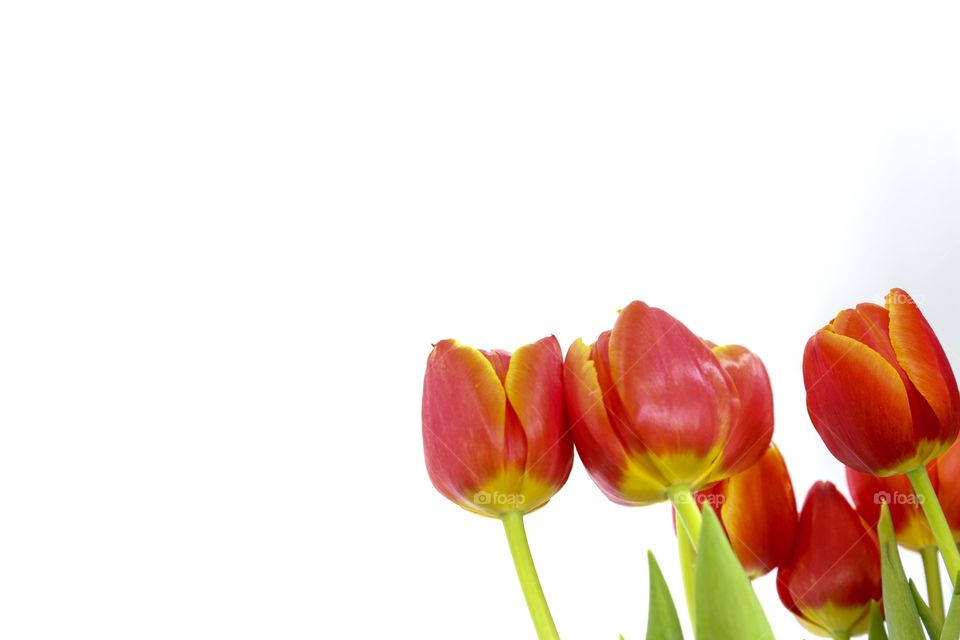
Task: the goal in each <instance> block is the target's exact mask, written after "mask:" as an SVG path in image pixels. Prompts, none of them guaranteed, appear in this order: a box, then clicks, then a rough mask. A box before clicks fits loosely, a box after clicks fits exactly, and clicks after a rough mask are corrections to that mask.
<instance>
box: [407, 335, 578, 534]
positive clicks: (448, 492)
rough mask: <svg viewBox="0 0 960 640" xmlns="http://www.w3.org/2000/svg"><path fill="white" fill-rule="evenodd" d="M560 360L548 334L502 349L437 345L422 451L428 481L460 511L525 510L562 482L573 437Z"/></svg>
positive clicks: (427, 384)
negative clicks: (514, 349)
mask: <svg viewBox="0 0 960 640" xmlns="http://www.w3.org/2000/svg"><path fill="white" fill-rule="evenodd" d="M569 431H570V430H569V427H568V424H567V421H566V415H565V410H564V400H563V357H562V354H561V351H560V345H559V343H557V339H556V338H554V337H553V336H551V337H549V338H544V339H543V340H540V341H538V342H534V343H533V344H528V345H526V346H523V347H520V348H519V349H518V350H517V352H516V353H515V354H513V356H511V355H510V354H509V353H507V352H506V351H481V350H479V349H474V348H472V347H468V346H465V345H462V344H460V343H458V342H456V341H455V340H442V341H441V342H438V343H437V344H436V345H435V346H434V348H433V351H432V352H431V353H430V357H429V358H428V359H427V373H426V375H425V376H424V380H423V450H424V454H425V457H426V462H427V471H428V472H429V474H430V479H431V480H432V481H433V484H434V486H435V487H436V488H437V490H438V491H440V493H442V494H443V495H445V496H446V497H447V498H449V499H450V500H452V501H454V502H456V503H457V504H459V505H460V506H461V507H463V508H464V509H467V510H469V511H473V512H475V513H479V514H482V515H488V516H493V517H498V516H500V515H501V514H503V513H505V512H508V511H521V512H524V513H528V512H530V511H533V510H534V509H536V508H538V507H540V506H542V505H544V504H546V502H547V501H548V500H549V499H550V498H551V497H552V496H553V494H555V493H556V492H557V491H558V490H559V489H560V487H562V486H563V484H564V482H566V480H567V476H569V474H570V468H571V466H572V464H573V440H572V436H571V435H570V432H569Z"/></svg>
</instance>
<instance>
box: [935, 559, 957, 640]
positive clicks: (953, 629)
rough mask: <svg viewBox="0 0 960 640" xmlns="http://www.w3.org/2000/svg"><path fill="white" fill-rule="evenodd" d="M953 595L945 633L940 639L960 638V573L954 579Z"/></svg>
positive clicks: (951, 639)
mask: <svg viewBox="0 0 960 640" xmlns="http://www.w3.org/2000/svg"><path fill="white" fill-rule="evenodd" d="M953 584H954V585H956V586H954V588H953V596H952V597H951V598H950V608H949V609H947V619H946V620H944V622H943V633H942V634H940V640H960V575H958V576H957V579H956V580H954V581H953Z"/></svg>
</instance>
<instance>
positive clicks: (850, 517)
mask: <svg viewBox="0 0 960 640" xmlns="http://www.w3.org/2000/svg"><path fill="white" fill-rule="evenodd" d="M777 591H778V592H779V594H780V599H781V600H782V601H783V603H784V605H785V606H786V607H787V608H788V609H790V610H791V611H792V612H793V613H794V614H795V615H797V616H798V617H800V618H801V621H804V622H806V623H807V624H810V625H813V626H814V627H817V628H822V629H828V630H847V631H850V630H856V629H858V628H859V627H860V626H861V625H862V623H863V620H865V619H866V615H867V613H868V612H869V610H870V603H871V602H872V601H876V600H880V597H881V586H880V553H879V549H878V547H877V542H876V539H875V538H874V537H873V535H872V533H871V532H870V530H868V529H867V528H866V526H865V525H864V523H863V521H862V520H860V517H859V516H858V515H857V513H856V511H854V510H853V508H852V507H850V505H849V504H848V503H847V501H846V499H845V498H844V497H843V496H842V495H841V494H840V492H839V491H837V489H836V487H834V486H833V485H832V484H830V483H829V482H817V483H816V484H814V485H813V487H811V488H810V492H809V493H808V494H807V498H806V500H805V501H804V504H803V510H802V511H801V513H800V520H799V524H798V527H797V535H796V541H795V543H794V546H793V551H792V554H791V556H790V559H789V560H788V561H787V562H786V563H785V564H784V565H783V566H781V567H780V571H779V572H778V574H777Z"/></svg>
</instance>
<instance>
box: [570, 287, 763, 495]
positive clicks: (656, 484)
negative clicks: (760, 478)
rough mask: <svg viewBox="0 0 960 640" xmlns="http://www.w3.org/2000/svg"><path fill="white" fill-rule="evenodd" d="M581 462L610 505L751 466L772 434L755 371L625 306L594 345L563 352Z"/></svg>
mask: <svg viewBox="0 0 960 640" xmlns="http://www.w3.org/2000/svg"><path fill="white" fill-rule="evenodd" d="M565 375H566V378H565V385H564V386H565V390H566V397H567V408H568V412H569V414H570V419H571V421H572V424H573V432H574V440H575V442H576V447H577V451H578V453H579V454H580V459H581V460H582V461H583V464H584V466H585V467H586V469H587V471H588V472H589V473H590V476H591V477H592V478H593V480H594V481H595V482H596V483H597V485H598V486H599V487H600V488H601V489H602V490H603V492H604V493H605V494H606V495H607V496H608V497H609V498H610V499H611V500H613V501H615V502H619V503H622V504H634V505H642V504H650V503H653V502H658V501H661V500H664V499H665V498H666V497H667V489H668V488H670V487H680V486H682V487H686V488H690V489H694V490H695V489H699V488H700V487H703V486H705V485H707V484H709V483H711V482H715V481H717V480H721V479H723V478H725V477H728V476H730V475H733V474H734V473H737V472H738V471H741V470H743V469H746V468H747V467H749V466H751V465H752V464H753V463H754V462H755V461H756V460H757V459H758V458H759V457H760V456H762V455H763V452H764V450H765V449H766V447H767V445H768V444H769V442H770V438H771V436H772V434H773V400H772V394H771V391H770V381H769V379H768V378H767V373H766V370H765V369H764V367H763V363H762V362H761V361H760V359H759V358H757V357H756V356H755V355H753V354H752V353H751V352H750V351H748V350H747V349H745V348H743V347H739V346H727V347H712V348H711V346H710V345H708V344H707V343H705V342H704V341H702V340H700V339H699V338H697V337H696V336H695V335H694V334H693V333H691V332H690V330H689V329H687V328H686V327H685V326H684V325H683V324H681V323H680V322H679V321H678V320H676V319H675V318H673V317H672V316H670V315H669V314H668V313H666V312H665V311H662V310H660V309H656V308H653V307H649V306H647V305H646V304H644V303H642V302H631V303H630V304H629V305H628V306H627V307H626V308H625V309H624V310H623V311H622V312H621V313H620V316H619V318H618V319H617V322H616V324H615V325H614V328H613V330H612V331H606V332H604V333H602V334H601V335H600V337H599V338H598V339H597V341H596V343H594V344H592V345H586V344H584V343H583V342H582V341H581V340H577V341H576V342H574V343H573V345H571V347H570V349H569V351H568V352H567V358H566V366H565Z"/></svg>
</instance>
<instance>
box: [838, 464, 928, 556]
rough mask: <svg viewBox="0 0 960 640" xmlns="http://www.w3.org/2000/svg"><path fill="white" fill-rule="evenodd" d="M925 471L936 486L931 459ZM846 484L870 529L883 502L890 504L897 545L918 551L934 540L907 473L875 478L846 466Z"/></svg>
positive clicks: (878, 516) (878, 514)
mask: <svg viewBox="0 0 960 640" xmlns="http://www.w3.org/2000/svg"><path fill="white" fill-rule="evenodd" d="M927 473H929V474H930V481H931V482H932V483H933V486H934V488H936V487H937V485H938V477H937V468H936V465H935V463H930V464H929V465H927ZM847 486H848V487H849V488H850V496H851V497H852V498H853V504H854V506H856V508H857V513H859V514H860V517H861V518H863V519H864V520H865V521H866V523H867V524H869V525H870V526H871V527H873V528H874V529H876V527H877V523H878V522H879V521H880V506H881V505H882V504H883V503H884V502H886V503H887V505H889V507H890V516H891V517H892V518H893V529H894V531H895V532H896V535H897V542H898V543H899V544H900V545H902V546H904V547H906V548H907V549H912V550H913V551H919V550H921V549H923V548H925V547H930V546H933V545H935V544H936V543H937V542H936V540H934V538H933V532H931V531H930V525H929V524H927V518H926V516H925V515H924V513H923V508H922V507H921V502H920V501H919V499H918V498H917V495H916V494H915V493H914V491H913V486H912V485H911V484H910V479H909V478H907V476H905V475H895V476H887V477H886V478H878V477H876V476H873V475H870V474H869V473H860V472H859V471H854V470H853V469H851V468H849V467H847Z"/></svg>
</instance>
